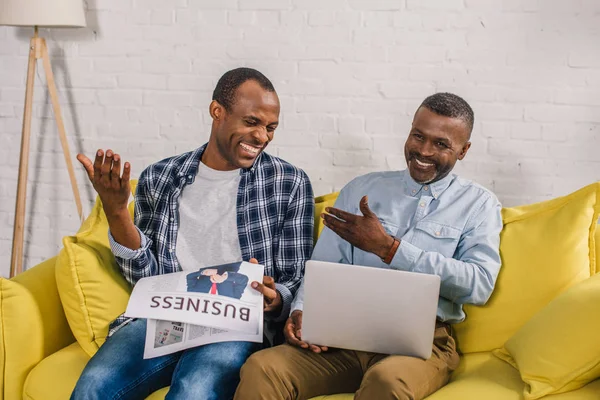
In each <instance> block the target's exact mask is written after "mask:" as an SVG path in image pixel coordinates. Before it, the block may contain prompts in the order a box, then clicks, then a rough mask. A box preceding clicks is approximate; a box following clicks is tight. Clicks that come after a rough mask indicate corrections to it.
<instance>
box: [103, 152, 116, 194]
mask: <svg viewBox="0 0 600 400" xmlns="http://www.w3.org/2000/svg"><path fill="white" fill-rule="evenodd" d="M112 163H113V152H112V150H106V157H104V163H102V169H101V173H102V178H101V179H102V183H104V185H105V186H108V185H109V184H110V170H111V168H112Z"/></svg>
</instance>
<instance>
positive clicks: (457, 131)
mask: <svg viewBox="0 0 600 400" xmlns="http://www.w3.org/2000/svg"><path fill="white" fill-rule="evenodd" d="M470 146H471V143H470V142H469V130H468V129H467V126H466V123H465V122H464V121H463V120H461V119H459V118H452V117H445V116H442V115H438V114H436V113H434V112H433V111H431V110H429V109H428V108H426V107H420V108H419V109H418V110H417V112H416V114H415V117H414V119H413V123H412V129H411V131H410V134H409V135H408V139H406V143H405V144H404V156H405V157H406V165H407V166H408V171H409V172H410V176H411V177H412V178H413V179H414V180H415V181H416V182H418V183H421V184H426V183H427V184H429V183H433V182H436V181H439V180H440V179H442V178H444V177H445V176H447V175H448V174H449V173H450V171H452V169H453V168H454V165H455V164H456V161H457V160H462V159H463V158H464V157H465V155H466V154H467V151H468V150H469V147H470Z"/></svg>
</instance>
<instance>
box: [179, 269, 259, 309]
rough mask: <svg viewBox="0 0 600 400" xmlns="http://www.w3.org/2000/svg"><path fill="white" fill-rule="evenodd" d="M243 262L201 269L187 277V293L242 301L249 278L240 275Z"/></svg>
mask: <svg viewBox="0 0 600 400" xmlns="http://www.w3.org/2000/svg"><path fill="white" fill-rule="evenodd" d="M241 264H242V263H241V262H235V263H230V264H223V265H217V266H214V267H207V268H201V269H199V270H198V271H195V272H192V273H190V274H188V275H187V276H186V279H187V291H188V292H198V293H209V294H215V295H220V296H226V297H231V298H234V299H238V300H239V299H241V298H242V294H243V293H244V290H245V289H246V286H247V285H248V277H247V276H246V275H244V274H241V273H239V272H238V271H239V270H240V266H241Z"/></svg>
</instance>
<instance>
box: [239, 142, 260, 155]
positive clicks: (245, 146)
mask: <svg viewBox="0 0 600 400" xmlns="http://www.w3.org/2000/svg"><path fill="white" fill-rule="evenodd" d="M240 146H242V148H243V149H244V150H246V151H248V152H250V153H254V154H256V153H258V150H259V149H257V148H256V147H252V146H248V145H247V144H244V143H240Z"/></svg>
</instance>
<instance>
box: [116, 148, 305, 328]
mask: <svg viewBox="0 0 600 400" xmlns="http://www.w3.org/2000/svg"><path fill="white" fill-rule="evenodd" d="M205 148H206V145H204V146H202V147H200V148H198V149H196V150H194V151H192V152H189V153H185V154H182V155H179V156H175V157H171V158H167V159H165V160H162V161H159V162H157V163H155V164H152V165H150V166H149V167H148V168H146V169H145V170H144V171H143V172H142V173H141V174H140V178H139V182H138V186H137V190H136V196H135V224H136V226H137V227H138V229H139V230H140V235H141V236H142V247H141V248H140V249H138V250H135V255H133V256H132V257H124V256H122V255H121V254H119V251H115V249H116V248H117V247H118V246H116V245H115V246H114V245H113V243H111V247H112V248H113V252H114V253H115V257H116V259H117V263H118V264H119V267H120V269H121V272H122V273H123V275H124V276H125V278H126V279H127V280H128V281H129V282H130V283H131V284H132V285H134V284H135V283H136V282H137V281H138V280H139V279H141V278H144V277H148V276H154V275H161V274H168V273H172V272H177V271H179V270H180V266H179V264H178V262H177V257H176V255H175V246H176V243H177V229H178V225H179V223H178V221H179V197H180V194H181V192H182V190H183V189H184V188H185V186H187V185H189V184H192V183H193V182H194V180H195V177H196V174H197V172H198V166H199V163H200V162H201V158H202V154H203V152H204V150H205ZM240 174H241V179H240V185H239V189H238V194H237V225H238V236H239V240H240V249H241V251H242V257H243V259H244V260H249V259H250V258H252V257H254V258H256V259H257V260H258V261H259V263H261V264H263V265H264V266H265V275H269V276H272V277H274V278H275V282H276V287H277V290H278V291H279V293H280V294H281V298H282V300H283V309H282V312H281V314H280V315H279V316H275V317H274V319H275V320H283V319H285V318H287V316H288V313H289V307H290V305H291V302H292V299H293V296H294V295H295V293H296V290H297V289H298V287H299V286H300V281H301V279H302V276H303V275H304V263H305V261H306V260H308V259H309V258H310V255H311V252H312V247H313V239H312V233H313V223H314V219H313V218H314V216H313V213H314V198H313V191H312V187H311V184H310V180H309V179H308V176H307V175H306V174H305V173H304V171H302V170H301V169H299V168H297V167H295V166H293V165H291V164H289V163H287V162H286V161H283V160H281V159H279V158H277V157H273V156H271V155H269V154H267V153H264V152H263V153H261V154H260V155H259V156H258V157H257V159H256V161H255V162H254V164H253V166H252V167H251V168H249V169H242V170H240ZM127 320H128V319H127V318H125V317H124V316H120V317H119V318H117V320H115V321H114V322H113V323H112V324H111V329H110V335H112V334H113V333H114V332H116V330H117V329H118V328H119V327H120V326H122V325H121V324H123V323H124V322H126V321H127Z"/></svg>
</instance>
